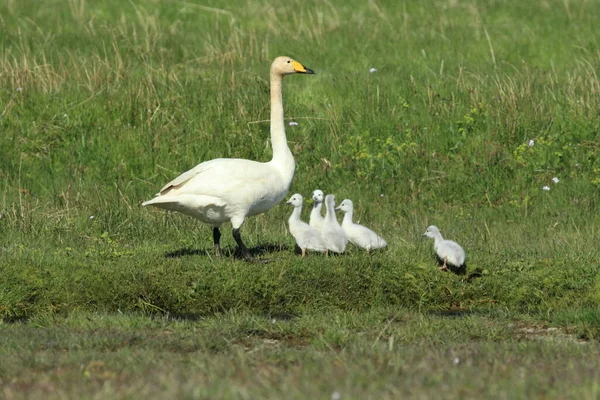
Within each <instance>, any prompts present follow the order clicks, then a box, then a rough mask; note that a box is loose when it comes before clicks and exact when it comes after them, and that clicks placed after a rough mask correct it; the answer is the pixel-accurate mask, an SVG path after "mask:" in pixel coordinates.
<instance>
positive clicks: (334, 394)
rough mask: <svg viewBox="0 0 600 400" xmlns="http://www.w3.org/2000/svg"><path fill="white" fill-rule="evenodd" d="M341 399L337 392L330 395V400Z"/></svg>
mask: <svg viewBox="0 0 600 400" xmlns="http://www.w3.org/2000/svg"><path fill="white" fill-rule="evenodd" d="M341 398H342V395H341V394H340V392H338V391H337V390H336V391H335V392H333V393H331V400H340V399H341Z"/></svg>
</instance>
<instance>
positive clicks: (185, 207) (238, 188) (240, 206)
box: [143, 153, 294, 229]
mask: <svg viewBox="0 0 600 400" xmlns="http://www.w3.org/2000/svg"><path fill="white" fill-rule="evenodd" d="M286 164H287V165H286ZM293 176H294V159H293V158H292V157H291V153H290V159H289V160H287V163H277V162H274V161H270V162H267V163H260V162H256V161H250V160H243V159H235V158H234V159H230V158H229V159H228V158H218V159H216V160H211V161H207V162H204V163H202V164H200V165H198V166H196V167H195V168H193V169H191V170H189V171H187V172H185V173H183V174H182V175H180V176H179V177H177V178H176V179H175V180H173V181H172V182H170V183H168V184H167V185H166V186H165V187H164V188H162V189H161V191H160V193H159V194H158V195H157V196H156V197H155V198H154V199H152V200H149V201H146V202H144V203H143V205H144V206H147V205H153V206H155V207H159V208H164V209H166V210H171V211H178V212H180V213H183V214H186V215H189V216H191V217H194V218H197V219H199V220H201V221H202V222H206V223H207V224H211V225H213V226H219V225H221V224H222V223H223V222H227V221H231V223H232V225H233V227H234V229H235V228H239V227H240V226H241V225H242V223H243V222H244V219H245V218H246V217H247V216H251V215H256V214H261V213H264V212H265V211H268V210H269V209H270V208H271V207H273V206H274V205H276V204H278V203H279V202H281V200H283V198H284V197H285V194H286V193H287V190H288V189H289V187H290V184H291V182H292V177H293Z"/></svg>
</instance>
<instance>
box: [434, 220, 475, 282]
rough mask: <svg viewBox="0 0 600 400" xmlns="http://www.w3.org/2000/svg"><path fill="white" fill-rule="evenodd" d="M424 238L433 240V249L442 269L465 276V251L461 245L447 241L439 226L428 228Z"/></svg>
mask: <svg viewBox="0 0 600 400" xmlns="http://www.w3.org/2000/svg"><path fill="white" fill-rule="evenodd" d="M423 236H427V237H429V238H432V239H433V249H434V250H435V254H436V255H437V257H438V260H439V261H440V263H442V266H441V268H440V269H442V270H448V268H450V269H451V270H452V271H453V272H456V273H459V274H464V273H465V272H466V264H465V258H466V255H465V251H464V250H463V248H462V247H460V245H459V244H458V243H456V242H454V241H452V240H446V239H444V238H443V237H442V234H441V233H440V230H439V229H438V228H437V226H433V225H431V226H430V227H428V228H427V230H426V231H425V233H424V234H423Z"/></svg>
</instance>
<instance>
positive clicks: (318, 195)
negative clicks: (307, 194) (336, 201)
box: [308, 189, 324, 231]
mask: <svg viewBox="0 0 600 400" xmlns="http://www.w3.org/2000/svg"><path fill="white" fill-rule="evenodd" d="M323 196H324V194H323V191H322V190H319V189H317V190H315V191H314V192H313V195H312V199H313V208H312V210H310V219H309V220H308V224H309V225H310V226H312V227H313V228H315V229H318V230H319V231H320V230H321V228H322V227H323V220H324V219H323V215H321V208H322V207H323Z"/></svg>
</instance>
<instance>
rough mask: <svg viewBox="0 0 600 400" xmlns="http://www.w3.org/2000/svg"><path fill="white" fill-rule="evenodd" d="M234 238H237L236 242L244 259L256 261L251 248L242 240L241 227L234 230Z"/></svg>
mask: <svg viewBox="0 0 600 400" xmlns="http://www.w3.org/2000/svg"><path fill="white" fill-rule="evenodd" d="M233 238H234V239H235V242H236V243H237V245H238V248H239V250H240V253H241V254H242V257H244V260H246V261H254V257H252V254H250V250H248V248H247V247H246V245H245V244H244V242H243V241H242V237H241V235H240V230H239V229H234V230H233Z"/></svg>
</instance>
